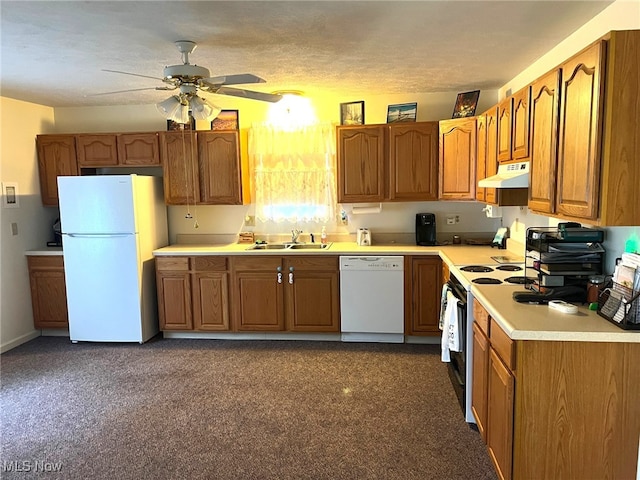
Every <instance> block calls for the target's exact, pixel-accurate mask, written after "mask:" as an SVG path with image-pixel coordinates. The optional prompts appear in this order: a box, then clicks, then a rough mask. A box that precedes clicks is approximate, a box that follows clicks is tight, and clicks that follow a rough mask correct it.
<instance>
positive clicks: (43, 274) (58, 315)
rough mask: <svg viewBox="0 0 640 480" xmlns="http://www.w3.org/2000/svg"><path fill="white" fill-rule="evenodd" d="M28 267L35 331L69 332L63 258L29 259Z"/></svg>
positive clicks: (36, 257) (35, 257) (39, 257)
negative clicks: (61, 329) (64, 329)
mask: <svg viewBox="0 0 640 480" xmlns="http://www.w3.org/2000/svg"><path fill="white" fill-rule="evenodd" d="M27 265H28V267H29V283H30V284H31V304H32V306H33V326H34V328H37V329H43V328H69V314H68V311H67V287H66V283H65V277H64V259H63V257H62V256H61V255H60V256H30V257H27Z"/></svg>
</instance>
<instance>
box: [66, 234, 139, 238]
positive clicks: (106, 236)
mask: <svg viewBox="0 0 640 480" xmlns="http://www.w3.org/2000/svg"><path fill="white" fill-rule="evenodd" d="M66 235H68V236H69V237H73V238H114V237H128V236H129V235H133V234H132V233H91V234H82V233H67V234H66Z"/></svg>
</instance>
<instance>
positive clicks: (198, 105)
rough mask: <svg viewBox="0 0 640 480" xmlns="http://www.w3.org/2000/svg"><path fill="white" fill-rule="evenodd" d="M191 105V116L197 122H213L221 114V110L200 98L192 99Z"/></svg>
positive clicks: (194, 97)
mask: <svg viewBox="0 0 640 480" xmlns="http://www.w3.org/2000/svg"><path fill="white" fill-rule="evenodd" d="M189 104H190V106H191V114H192V115H193V118H195V119H196V120H213V119H214V118H216V117H217V116H218V115H219V114H220V112H221V109H220V108H218V107H216V106H215V105H214V104H212V103H211V102H209V101H208V100H206V99H204V98H200V97H198V96H193V97H191V99H190V100H189Z"/></svg>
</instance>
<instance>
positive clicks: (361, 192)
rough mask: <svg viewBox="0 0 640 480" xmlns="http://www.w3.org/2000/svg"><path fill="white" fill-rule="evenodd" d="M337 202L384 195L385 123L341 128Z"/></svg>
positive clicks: (377, 198) (360, 200)
mask: <svg viewBox="0 0 640 480" xmlns="http://www.w3.org/2000/svg"><path fill="white" fill-rule="evenodd" d="M337 133H338V151H337V157H338V202H339V203H357V202H381V201H383V200H384V198H385V181H384V179H385V134H386V126H385V125H360V126H348V127H338V132H337Z"/></svg>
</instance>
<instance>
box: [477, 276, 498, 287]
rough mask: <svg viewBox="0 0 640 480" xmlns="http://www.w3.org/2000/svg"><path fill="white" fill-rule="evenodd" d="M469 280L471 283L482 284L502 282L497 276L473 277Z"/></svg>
mask: <svg viewBox="0 0 640 480" xmlns="http://www.w3.org/2000/svg"><path fill="white" fill-rule="evenodd" d="M471 281H472V282H473V283H480V284H483V285H498V284H500V283H502V282H501V281H500V280H498V279H497V278H489V277H479V278H474V279H473V280H471Z"/></svg>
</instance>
